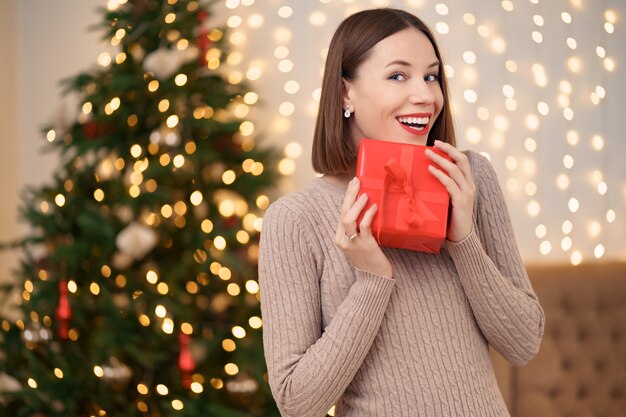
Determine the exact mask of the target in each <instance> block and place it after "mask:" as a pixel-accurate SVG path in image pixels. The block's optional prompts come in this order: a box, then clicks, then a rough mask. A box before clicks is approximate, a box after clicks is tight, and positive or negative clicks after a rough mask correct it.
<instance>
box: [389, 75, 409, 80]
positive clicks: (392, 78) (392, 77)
mask: <svg viewBox="0 0 626 417" xmlns="http://www.w3.org/2000/svg"><path fill="white" fill-rule="evenodd" d="M389 79H390V80H395V81H403V80H406V77H405V76H404V75H403V74H392V75H391V76H390V77H389Z"/></svg>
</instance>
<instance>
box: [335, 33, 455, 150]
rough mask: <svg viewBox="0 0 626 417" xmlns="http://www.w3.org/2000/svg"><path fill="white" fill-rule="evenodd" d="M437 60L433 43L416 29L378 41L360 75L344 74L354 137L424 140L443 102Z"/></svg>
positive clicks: (345, 103) (395, 140) (415, 142)
mask: <svg viewBox="0 0 626 417" xmlns="http://www.w3.org/2000/svg"><path fill="white" fill-rule="evenodd" d="M439 65H440V62H439V60H438V59H437V55H435V50H434V48H433V46H432V44H431V43H430V41H429V40H428V38H427V37H426V35H424V34H423V33H422V32H420V31H419V30H417V29H414V28H408V29H404V30H402V31H400V32H396V33H394V34H393V35H391V36H388V37H387V38H385V39H383V40H381V41H380V42H378V43H377V44H376V45H375V46H374V47H373V48H372V50H371V51H370V55H369V57H368V58H367V59H366V60H365V61H364V62H363V63H362V64H361V65H360V66H359V68H358V69H357V73H356V77H355V78H354V79H353V80H352V81H347V80H344V82H345V87H346V93H345V96H344V102H343V108H344V109H345V108H346V107H347V106H349V107H350V110H351V111H353V112H354V113H353V114H352V116H350V119H349V121H348V122H349V123H350V131H351V133H352V140H353V141H354V143H355V144H356V145H357V146H358V144H359V141H360V140H361V138H363V137H366V138H370V139H379V140H387V141H390V142H401V143H413V144H419V145H426V140H427V139H428V132H429V131H430V129H431V128H432V126H433V124H434V123H435V120H436V119H437V117H438V116H439V113H441V108H442V106H443V93H442V91H441V87H440V85H439V76H438V74H439ZM435 139H442V140H443V139H444V138H435Z"/></svg>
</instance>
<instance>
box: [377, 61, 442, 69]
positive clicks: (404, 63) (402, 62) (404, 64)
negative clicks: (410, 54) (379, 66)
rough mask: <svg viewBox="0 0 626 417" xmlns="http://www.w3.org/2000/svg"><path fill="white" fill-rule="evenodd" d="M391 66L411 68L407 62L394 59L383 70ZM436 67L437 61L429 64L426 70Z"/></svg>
mask: <svg viewBox="0 0 626 417" xmlns="http://www.w3.org/2000/svg"><path fill="white" fill-rule="evenodd" d="M392 65H402V66H405V67H410V66H411V64H410V63H408V62H406V61H403V60H402V59H396V60H394V61H391V62H390V63H388V64H387V65H385V68H387V67H390V66H392ZM438 66H439V61H435V62H433V63H432V64H430V65H429V66H428V68H433V67H438Z"/></svg>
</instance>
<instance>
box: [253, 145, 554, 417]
mask: <svg viewBox="0 0 626 417" xmlns="http://www.w3.org/2000/svg"><path fill="white" fill-rule="evenodd" d="M468 156H469V158H470V163H471V166H472V172H473V174H474V178H475V182H476V187H477V192H476V202H475V204H474V231H473V232H472V233H471V234H470V236H468V237H467V238H466V239H465V240H463V241H462V242H459V243H452V242H449V241H448V242H446V243H445V244H444V247H443V248H442V250H441V253H440V254H437V255H433V254H427V253H420V252H414V251H408V250H402V249H393V248H383V251H384V253H385V254H386V255H387V257H388V258H389V260H390V262H391V264H392V266H393V279H387V278H383V277H381V276H377V275H374V274H371V273H368V272H365V271H361V270H358V269H355V268H354V267H353V266H352V265H351V264H350V262H349V261H348V259H347V258H346V257H345V256H344V254H343V253H342V252H341V250H339V249H338V248H337V247H336V246H335V244H334V235H335V229H336V226H337V223H338V214H339V207H340V205H341V203H342V201H343V196H344V193H345V190H344V189H340V188H337V187H335V186H333V185H330V184H329V183H327V182H326V181H324V180H323V179H321V178H318V179H315V180H313V181H312V182H311V183H310V184H309V185H308V186H307V187H305V188H304V189H302V190H300V191H297V192H294V193H291V194H289V195H287V196H285V197H283V198H281V199H279V200H277V201H276V202H275V203H273V204H272V205H271V206H270V207H269V209H268V210H267V211H266V214H265V217H264V222H263V231H262V233H261V253H260V261H259V281H260V286H261V310H262V315H263V327H264V333H263V336H264V349H265V357H266V360H267V367H268V372H269V382H270V386H271V388H272V392H273V395H274V398H275V400H276V402H277V404H278V407H279V409H280V410H281V413H282V415H283V416H285V417H287V416H289V417H307V416H311V417H313V416H324V415H326V413H327V411H328V410H329V409H330V408H331V406H332V405H336V410H335V416H338V417H357V416H358V417H383V416H389V417H418V416H423V417H444V416H458V417H461V416H462V417H470V416H471V417H478V416H485V417H487V416H490V417H496V416H498V417H502V416H508V415H509V413H508V411H507V409H506V407H505V404H504V402H503V399H502V396H501V394H500V392H499V390H498V387H497V384H496V380H495V377H494V373H493V368H492V365H491V361H490V359H489V355H488V346H489V345H491V346H493V347H494V348H495V349H496V350H498V351H499V352H500V353H501V354H502V355H503V356H504V357H505V358H507V359H508V360H509V361H510V362H511V363H513V364H516V365H522V364H524V363H526V362H527V361H528V360H530V359H531V358H532V357H533V356H534V355H535V354H536V352H537V350H538V349H539V343H540V341H541V337H542V334H543V323H544V315H543V310H542V309H541V306H540V305H539V302H538V301H537V297H536V296H535V294H534V292H533V290H532V288H531V285H530V283H529V281H528V277H527V275H526V271H525V270H524V267H523V265H522V262H521V260H520V256H519V252H518V249H517V245H516V243H515V238H514V236H513V230H512V227H511V222H510V219H509V215H508V212H507V209H506V206H505V203H504V199H503V195H502V192H501V190H500V187H499V185H498V182H497V179H496V175H495V173H494V171H493V169H492V167H491V165H490V164H489V162H488V161H487V159H485V158H484V157H482V156H481V155H479V154H476V153H472V152H468Z"/></svg>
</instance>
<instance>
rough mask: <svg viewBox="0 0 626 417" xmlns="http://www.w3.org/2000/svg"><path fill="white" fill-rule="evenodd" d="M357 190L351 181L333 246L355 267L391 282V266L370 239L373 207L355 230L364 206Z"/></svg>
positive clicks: (356, 185) (374, 212) (357, 181)
mask: <svg viewBox="0 0 626 417" xmlns="http://www.w3.org/2000/svg"><path fill="white" fill-rule="evenodd" d="M359 188H360V183H359V180H358V178H354V179H352V181H350V184H348V189H347V190H346V195H345V197H344V199H343V204H342V205H341V212H340V217H339V224H338V225H337V232H336V233H335V245H336V246H337V247H338V248H339V249H341V250H342V251H343V253H344V254H345V255H346V257H347V258H348V259H349V260H350V262H351V263H352V265H353V266H354V267H356V268H359V269H361V270H363V271H367V272H371V273H373V274H376V275H380V276H383V277H387V278H391V276H392V272H393V270H392V268H391V263H389V260H388V259H387V257H386V256H385V254H384V253H383V251H382V250H381V249H380V246H378V242H376V239H374V236H373V235H372V220H373V219H374V215H375V214H376V210H377V206H376V204H374V205H373V206H372V207H370V208H369V209H368V210H367V211H366V212H365V214H364V215H363V219H362V220H361V223H360V224H359V225H358V226H357V219H358V218H359V215H360V214H361V211H363V209H364V208H365V205H366V204H367V195H366V194H362V195H361V197H359V198H358V199H357V195H358V193H359Z"/></svg>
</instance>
